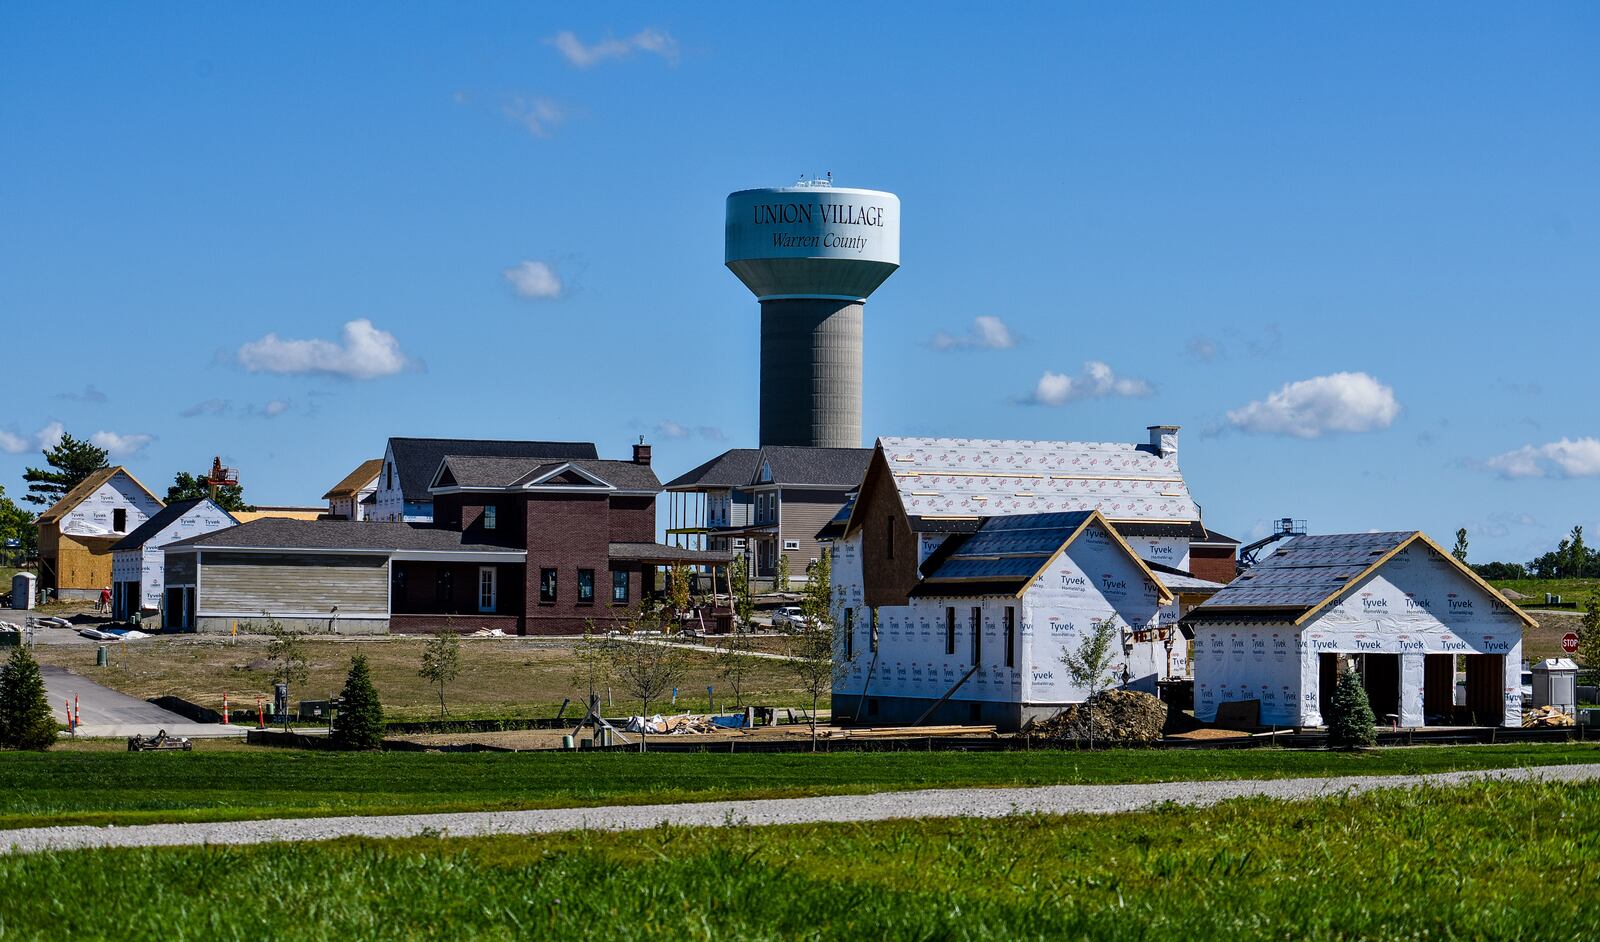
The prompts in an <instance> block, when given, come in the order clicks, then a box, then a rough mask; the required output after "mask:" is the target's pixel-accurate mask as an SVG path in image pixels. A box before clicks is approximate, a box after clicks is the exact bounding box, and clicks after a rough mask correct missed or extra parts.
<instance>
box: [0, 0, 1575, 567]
mask: <svg viewBox="0 0 1600 942" xmlns="http://www.w3.org/2000/svg"><path fill="white" fill-rule="evenodd" d="M972 9H973V8H971V7H970V6H962V5H950V6H946V7H943V8H939V7H934V6H929V5H927V4H918V5H915V6H912V5H909V4H907V5H901V4H890V3H883V4H847V5H842V6H838V7H829V6H827V5H812V6H810V7H806V8H803V12H802V8H798V7H794V6H784V7H779V6H775V5H774V6H771V7H767V8H759V7H756V6H755V5H752V4H731V3H729V4H710V3H707V4H693V5H680V6H667V5H648V6H646V5H637V6H635V5H600V4H588V5H583V6H581V7H580V6H579V5H570V6H569V7H567V8H565V9H562V8H557V7H555V6H552V5H535V4H492V3H475V4H470V5H460V4H402V5H390V4H384V5H357V4H340V5H335V6H331V7H330V5H326V4H317V5H313V4H287V5H274V6H272V7H264V6H246V5H238V4H234V5H201V6H186V7H182V8H179V7H161V6H154V7H152V6H149V5H132V4H114V5H100V6H95V5H82V6H74V7H71V8H60V7H57V6H54V5H46V4H34V5H31V6H25V5H23V4H7V5H5V7H4V8H3V9H0V313H3V323H4V330H3V337H4V343H5V345H6V347H7V356H6V359H5V362H6V366H7V370H6V377H7V382H6V383H5V393H4V396H3V399H0V402H3V403H4V406H3V408H0V484H4V485H5V487H6V490H7V492H8V494H10V495H12V496H17V495H19V494H20V492H21V490H22V482H21V474H22V470H23V468H24V467H25V466H26V465H27V464H29V463H37V459H38V453H37V445H38V444H39V439H40V438H41V436H42V437H45V438H48V437H49V436H50V434H51V432H52V431H53V430H54V429H55V428H57V427H58V426H57V423H59V427H64V428H66V429H68V430H70V431H72V432H73V433H75V434H78V435H80V436H83V435H91V434H99V435H100V440H101V441H103V442H106V443H108V444H111V445H113V446H114V447H115V449H116V450H117V452H118V453H119V457H118V458H117V460H120V461H122V462H124V463H126V464H128V465H129V466H130V467H131V468H133V469H134V471H135V473H136V474H138V475H140V476H141V477H142V478H143V479H144V480H145V481H146V482H147V483H149V484H151V485H152V486H156V485H157V484H158V483H159V484H160V485H164V484H165V483H166V482H168V481H169V480H170V479H171V476H172V474H173V473H174V472H175V471H177V470H180V469H200V468H203V467H205V466H207V465H208V464H209V461H210V457H211V456H212V455H213V454H221V455H223V456H224V458H225V459H226V460H227V461H228V462H230V463H231V464H233V465H236V466H237V467H238V468H239V469H240V471H241V474H242V476H243V480H244V483H245V486H246V492H247V494H248V495H249V496H250V497H251V498H252V499H253V500H255V501H257V502H259V503H315V502H316V500H317V498H318V497H319V496H320V495H321V494H322V492H323V491H324V490H325V489H326V488H327V487H328V486H329V485H331V484H332V483H334V482H335V481H337V480H338V479H339V478H340V477H342V476H343V475H344V474H345V473H346V472H347V471H348V470H349V469H350V468H351V467H353V466H354V465H355V464H356V463H357V462H359V461H360V460H362V459H364V458H367V457H372V456H376V455H378V454H380V453H381V451H382V448H383V443H384V440H385V438H386V437H388V436H390V435H453V436H463V437H516V438H544V437H549V438H560V439H584V440H592V441H595V442H597V443H598V444H599V446H600V448H601V451H602V454H608V455H611V456H622V455H625V454H626V451H627V446H628V444H629V442H630V441H632V440H634V439H635V438H636V436H638V435H640V434H644V435H646V436H648V437H649V438H650V439H651V440H652V441H653V442H654V443H655V445H656V454H657V456H658V457H657V461H656V465H657V470H658V471H659V472H660V473H661V474H662V476H663V477H667V476H670V475H672V474H675V473H678V472H680V471H682V470H685V469H687V468H689V467H691V466H692V465H694V464H695V463H697V462H698V461H700V460H702V459H703V458H705V457H708V456H709V455H711V454H714V453H716V452H717V451H720V450H722V449H724V448H727V447H731V446H734V445H751V444H754V441H755V432H756V379H757V377H756V370H755V365H756V363H755V354H756V342H757V308H756V303H755V301H754V300H753V299H752V298H751V297H750V296H749V294H748V293H747V292H746V291H745V289H744V288H743V287H742V286H741V285H740V284H739V283H738V281H737V280H736V279H735V278H734V277H733V276H732V275H731V274H729V273H728V272H727V271H726V270H725V269H724V268H723V266H722V255H721V251H722V244H721V240H722V212H723V198H724V196H725V195H726V194H727V193H728V192H729V191H730V190H734V189H739V188H744V187H750V186H766V185H784V184H788V183H791V182H793V181H794V180H796V179H797V178H798V177H800V176H801V175H803V174H804V175H820V174H822V173H824V172H826V171H830V170H831V171H832V172H833V174H834V177H835V179H836V180H837V181H838V182H840V183H841V184H845V185H852V186H866V187H875V188H881V189H888V190H892V191H894V192H896V193H898V194H899V195H900V197H901V200H902V203H903V219H904V221H903V235H902V238H903V241H902V268H901V270H900V271H899V272H897V273H896V274H895V275H894V276H893V277H892V278H890V279H889V281H888V282H887V283H886V284H885V285H884V286H883V287H882V288H881V289H880V290H879V291H878V292H877V294H876V295H875V296H874V297H873V299H872V300H871V302H870V303H869V305H868V307H867V327H866V343H867V347H866V388H865V428H866V430H867V435H868V437H869V440H870V438H871V437H874V436H877V435H892V434H928V435H935V434H936V435H956V436H981V437H995V438H1072V439H1094V440H1138V439H1142V437H1143V436H1144V427H1145V426H1146V425H1149V424H1153V423H1164V422H1170V423H1178V424H1182V425H1183V426H1184V431H1183V438H1182V446H1181V447H1182V453H1183V464H1184V467H1185V470H1186V473H1187V475H1188V477H1189V479H1190V483H1191V487H1192V488H1193V490H1194V492H1195V494H1196V495H1197V497H1198V498H1199V499H1200V501H1201V502H1202V504H1203V505H1204V507H1205V514H1206V519H1207V521H1208V522H1209V523H1210V524H1211V525H1212V526H1213V527H1214V528H1216V529H1219V530H1222V531H1224V532H1228V533H1232V534H1234V535H1237V536H1241V537H1248V536H1251V535H1252V534H1254V533H1257V532H1260V531H1261V530H1262V529H1263V528H1264V527H1265V523H1266V521H1267V520H1269V519H1271V518H1273V517H1277V516H1281V515H1284V514H1293V515H1295V516H1300V517H1305V518H1308V519H1309V520H1310V523H1311V527H1312V529H1313V530H1314V531H1320V532H1332V531H1337V530H1363V529H1368V528H1381V529H1402V528H1410V527H1420V528H1422V529H1425V530H1427V531H1429V532H1430V533H1431V534H1433V535H1434V536H1435V537H1437V538H1439V539H1441V540H1443V541H1448V539H1450V537H1451V534H1452V533H1453V531H1454V529H1455V528H1456V527H1457V526H1467V527H1469V528H1470V529H1471V530H1472V534H1473V536H1472V543H1473V553H1472V556H1473V558H1474V559H1475V560H1485V559H1489V558H1510V559H1526V558H1527V557H1529V556H1531V555H1533V554H1534V553H1536V552H1538V551H1541V550H1542V549H1544V548H1547V547H1548V546H1549V545H1551V544H1553V543H1554V541H1555V540H1556V539H1557V538H1558V536H1559V535H1560V534H1561V533H1563V532H1565V531H1566V530H1567V529H1568V528H1569V527H1570V526H1571V525H1573V524H1574V523H1583V524H1586V525H1588V526H1589V527H1590V528H1591V529H1593V528H1596V527H1597V526H1600V501H1597V499H1596V498H1597V496H1600V441H1597V440H1596V437H1597V436H1600V416H1597V415H1596V412H1597V410H1596V396H1595V393H1594V380H1593V379H1592V375H1593V365H1592V362H1591V361H1592V358H1593V354H1594V351H1595V350H1597V349H1600V320H1597V318H1596V314H1597V313H1600V303H1597V302H1600V284H1597V278H1596V273H1597V271H1600V268H1597V267H1596V259H1597V258H1600V173H1597V172H1596V171H1597V167H1596V161H1597V155H1600V122H1596V121H1595V116H1596V115H1597V114H1600V7H1596V6H1595V5H1593V4H1583V3H1572V4H1538V5H1518V6H1510V5H1476V4H1459V3H1453V4H1408V5H1402V6H1398V7H1396V6H1395V5H1390V4H1374V5H1358V4H1337V5H1329V6H1326V7H1321V8H1318V7H1312V6H1309V5H1303V4H1302V5H1292V6H1291V5H1283V4H1268V3H1262V4H1171V5H1149V6H1146V5H1134V4H1116V5H1094V6H1088V5H1056V4H1048V5H1043V4H1042V5H1037V6H1021V7H1018V8H1014V9H1009V10H1008V11H1007V12H1006V13H1004V14H997V13H993V12H991V13H988V14H985V15H984V16H983V17H982V18H981V19H979V18H974V17H973V16H972V15H971V12H970V11H971V10H972ZM978 318H985V320H983V321H981V322H980V321H978ZM298 341H320V343H309V344H308V343H299V342H298Z"/></svg>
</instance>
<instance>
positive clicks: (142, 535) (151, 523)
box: [111, 497, 239, 552]
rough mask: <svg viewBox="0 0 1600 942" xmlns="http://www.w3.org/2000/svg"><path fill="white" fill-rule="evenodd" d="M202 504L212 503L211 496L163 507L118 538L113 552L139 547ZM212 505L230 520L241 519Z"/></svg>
mask: <svg viewBox="0 0 1600 942" xmlns="http://www.w3.org/2000/svg"><path fill="white" fill-rule="evenodd" d="M201 504H211V498H209V497H196V498H193V499H192V500H180V501H175V502H173V503H170V504H168V505H167V506H165V507H163V508H161V510H160V512H158V513H157V514H156V515H155V516H154V517H151V518H150V519H149V520H146V521H145V522H144V523H141V524H139V525H138V526H137V527H135V528H134V529H133V532H132V533H129V534H128V535H127V536H125V537H123V538H122V539H120V540H118V541H117V542H116V543H115V544H114V545H113V546H112V547H111V550H112V552H116V551H117V550H131V549H138V548H139V547H141V546H143V545H145V544H146V543H148V542H149V541H150V540H151V539H153V538H154V537H155V536H157V535H158V534H159V533H160V532H161V531H162V530H165V529H166V528H167V527H168V526H169V525H171V524H172V523H173V522H174V521H176V520H177V519H179V518H180V517H182V516H183V515H184V514H186V513H188V512H189V511H191V510H193V509H194V508H196V507H198V506H200V505H201ZM212 506H213V507H216V508H217V510H218V511H220V512H221V513H222V515H223V516H225V517H227V518H228V519H229V520H232V521H233V522H234V524H236V525H237V524H238V522H239V520H238V518H237V517H235V516H234V515H233V514H230V513H228V512H227V511H226V510H223V509H222V507H221V506H219V505H217V504H212Z"/></svg>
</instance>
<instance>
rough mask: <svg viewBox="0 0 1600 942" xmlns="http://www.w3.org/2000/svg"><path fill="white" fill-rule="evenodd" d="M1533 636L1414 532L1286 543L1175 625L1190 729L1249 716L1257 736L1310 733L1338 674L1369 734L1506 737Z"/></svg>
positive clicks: (1470, 575) (1528, 622)
mask: <svg viewBox="0 0 1600 942" xmlns="http://www.w3.org/2000/svg"><path fill="white" fill-rule="evenodd" d="M1536 624H1537V623H1536V622H1535V621H1534V620H1533V619H1532V618H1531V617H1530V616H1528V615H1527V614H1526V613H1525V612H1523V611H1522V610H1521V609H1519V608H1517V607H1516V606H1514V605H1512V604H1511V603H1510V602H1509V601H1507V600H1506V599H1505V597H1504V596H1502V595H1501V594H1500V593H1499V592H1498V591H1496V590H1495V589H1494V588H1493V587H1492V586H1490V585H1489V584H1488V583H1487V582H1484V581H1483V580H1482V579H1481V578H1479V577H1478V575H1477V574H1476V573H1474V572H1473V571H1472V570H1471V569H1470V568H1468V567H1467V566H1466V565H1465V564H1464V563H1461V562H1459V561H1458V560H1456V559H1455V558H1454V557H1452V556H1451V555H1450V554H1449V553H1447V552H1445V551H1444V550H1443V549H1441V548H1440V547H1439V546H1438V544H1436V543H1434V542H1433V541H1432V540H1430V539H1428V537H1427V536H1426V535H1424V534H1422V533H1421V532H1417V531H1401V532H1390V533H1351V534H1330V535H1318V536H1303V537H1298V538H1296V539H1294V540H1291V541H1289V542H1287V543H1285V544H1283V545H1281V546H1280V547H1279V548H1278V549H1277V550H1276V552H1274V553H1273V554H1272V555H1271V556H1269V557H1268V558H1266V559H1265V560H1263V561H1262V562H1260V563H1259V564H1257V565H1256V566H1255V567H1254V568H1252V569H1250V570H1249V571H1248V572H1246V573H1244V574H1243V575H1241V576H1240V577H1239V578H1238V579H1236V580H1234V581H1233V582H1232V583H1230V584H1229V585H1228V587H1227V588H1225V589H1223V590H1222V591H1220V592H1218V593H1216V594H1215V595H1214V596H1212V597H1211V599H1210V600H1208V601H1207V602H1205V603H1204V604H1203V605H1200V606H1199V607H1197V608H1195V609H1194V610H1193V611H1191V612H1189V613H1188V615H1186V616H1185V617H1184V619H1183V622H1182V625H1183V628H1184V631H1185V632H1186V633H1188V634H1190V635H1191V636H1192V637H1193V639H1194V657H1193V664H1192V669H1193V673H1194V681H1195V716H1196V718H1198V719H1200V720H1205V721H1212V720H1215V719H1216V716H1217V712H1218V710H1219V708H1221V707H1222V706H1223V704H1228V703H1236V704H1240V705H1241V706H1242V707H1243V712H1244V713H1246V714H1249V713H1252V712H1254V709H1255V705H1256V704H1259V722H1260V723H1261V724H1262V725H1273V726H1289V727H1314V726H1322V725H1324V722H1325V714H1326V712H1327V709H1328V703H1329V698H1330V697H1331V695H1332V693H1333V687H1334V683H1335V682H1336V680H1337V677H1338V671H1339V669H1340V667H1341V665H1342V664H1350V665H1352V666H1354V667H1355V669H1356V670H1358V671H1359V672H1360V674H1361V677H1362V680H1363V683H1364V685H1365V687H1366V690H1367V696H1368V699H1369V700H1370V701H1371V702H1372V709H1373V712H1374V713H1375V714H1376V715H1377V717H1378V720H1379V722H1380V723H1383V722H1385V721H1386V720H1388V721H1392V722H1396V723H1398V725H1400V726H1405V727H1417V726H1424V725H1435V724H1470V725H1489V726H1502V725H1503V726H1513V727H1514V726H1520V725H1521V715H1522V697H1521V668H1522V632H1523V629H1524V628H1527V627H1533V626H1535V625H1536ZM1458 663H1459V665H1460V669H1461V670H1463V671H1464V672H1465V674H1466V697H1465V700H1466V702H1465V704H1464V705H1457V704H1456V702H1455V700H1456V697H1455V689H1456V679H1455V677H1456V671H1457V665H1458ZM1238 709H1239V708H1238V707H1236V708H1234V710H1236V711H1237V710H1238ZM1391 718H1392V719H1391Z"/></svg>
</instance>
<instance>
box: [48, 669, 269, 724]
mask: <svg viewBox="0 0 1600 942" xmlns="http://www.w3.org/2000/svg"><path fill="white" fill-rule="evenodd" d="M39 671H40V673H42V674H44V689H45V692H46V694H47V695H48V696H49V698H50V709H51V710H52V711H53V712H54V713H55V716H56V722H58V723H65V722H66V721H67V701H69V700H72V699H73V698H74V697H76V698H77V707H78V712H79V714H80V715H81V717H82V723H81V725H79V727H78V735H79V736H132V735H135V734H138V735H142V736H154V735H155V734H156V733H157V732H159V731H161V730H163V729H164V730H166V731H167V733H168V734H169V735H172V736H190V737H199V736H242V735H244V730H243V729H242V728H240V727H238V726H222V725H220V724H217V723H196V722H194V721H193V720H190V719H188V718H187V717H184V716H181V715H179V714H177V713H173V712H172V711H171V710H164V709H162V708H161V707H158V706H156V705H155V704H154V703H147V702H145V701H144V700H140V699H138V698H137V697H130V696H128V695H127V694H125V693H118V692H117V691H115V690H112V689H111V688H109V687H102V686H100V685H99V684H97V683H95V682H94V681H92V680H90V679H89V678H87V677H84V676H82V675H81V674H74V673H72V672H71V671H69V670H67V669H65V668H61V667H50V666H42V667H40V668H39Z"/></svg>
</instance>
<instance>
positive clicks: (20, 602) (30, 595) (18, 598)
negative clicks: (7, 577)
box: [11, 572, 39, 611]
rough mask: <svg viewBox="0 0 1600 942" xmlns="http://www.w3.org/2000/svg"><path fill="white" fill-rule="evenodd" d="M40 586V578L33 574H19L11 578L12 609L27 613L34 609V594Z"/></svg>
mask: <svg viewBox="0 0 1600 942" xmlns="http://www.w3.org/2000/svg"><path fill="white" fill-rule="evenodd" d="M38 586H39V577H38V576H36V575H34V574H33V573H31V572H19V573H17V574H16V575H14V576H12V577H11V607H12V608H14V609H17V610H18V611H27V610H28V609H30V608H33V604H34V601H35V599H34V593H35V592H36V591H37V589H38Z"/></svg>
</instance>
